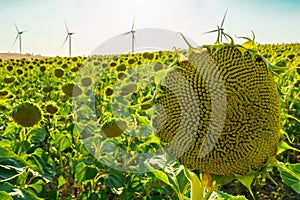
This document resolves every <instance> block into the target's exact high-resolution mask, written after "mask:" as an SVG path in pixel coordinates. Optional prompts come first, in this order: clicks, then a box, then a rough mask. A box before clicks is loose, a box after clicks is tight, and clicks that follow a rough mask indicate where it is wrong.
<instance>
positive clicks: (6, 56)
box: [0, 53, 46, 60]
mask: <svg viewBox="0 0 300 200" xmlns="http://www.w3.org/2000/svg"><path fill="white" fill-rule="evenodd" d="M22 58H26V59H35V58H37V59H39V58H46V57H45V56H40V55H28V54H19V53H0V59H2V60H8V59H15V60H17V59H22Z"/></svg>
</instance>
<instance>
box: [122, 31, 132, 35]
mask: <svg viewBox="0 0 300 200" xmlns="http://www.w3.org/2000/svg"><path fill="white" fill-rule="evenodd" d="M130 33H131V31H128V32H126V33H122V34H121V35H128V34H130ZM121 35H120V36H121Z"/></svg>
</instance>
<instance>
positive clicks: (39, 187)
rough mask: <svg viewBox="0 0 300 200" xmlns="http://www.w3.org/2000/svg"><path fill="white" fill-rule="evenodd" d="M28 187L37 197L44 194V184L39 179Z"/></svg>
mask: <svg viewBox="0 0 300 200" xmlns="http://www.w3.org/2000/svg"><path fill="white" fill-rule="evenodd" d="M28 187H29V188H31V189H32V190H33V191H34V192H35V193H36V194H37V195H39V196H42V195H44V194H45V183H44V181H42V180H41V179H39V180H37V181H36V182H35V183H33V184H31V185H29V186H28Z"/></svg>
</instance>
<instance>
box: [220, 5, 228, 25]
mask: <svg viewBox="0 0 300 200" xmlns="http://www.w3.org/2000/svg"><path fill="white" fill-rule="evenodd" d="M227 11H228V8H227V9H226V11H225V14H224V17H223V19H222V23H221V29H223V25H224V21H225V18H226V15H227Z"/></svg>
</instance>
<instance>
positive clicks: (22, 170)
mask: <svg viewBox="0 0 300 200" xmlns="http://www.w3.org/2000/svg"><path fill="white" fill-rule="evenodd" d="M299 49H300V44H282V45H279V44H278V45H258V51H259V52H260V54H262V55H263V56H264V57H265V58H266V59H267V60H268V61H270V62H271V63H272V65H271V67H272V73H273V75H274V79H275V81H276V83H277V85H278V89H279V93H280V101H281V127H282V129H281V133H282V138H284V139H283V140H284V141H285V143H284V145H282V146H281V150H282V152H281V153H280V154H279V155H277V159H278V160H279V161H281V162H282V163H284V164H285V165H286V166H287V167H288V169H290V170H292V171H293V173H294V175H295V176H292V177H290V176H288V175H285V174H284V173H283V172H281V173H279V171H278V170H276V169H274V170H273V171H272V170H271V171H272V172H273V173H271V175H272V176H273V178H274V179H275V180H279V181H282V178H280V179H279V178H278V177H279V176H280V175H281V177H283V181H284V182H285V185H283V184H282V182H281V183H280V184H279V186H278V187H277V186H276V185H275V184H274V183H272V184H273V185H274V188H279V189H278V190H277V191H276V190H275V191H274V190H273V189H274V188H271V189H270V190H271V191H266V190H265V191H264V190H263V188H264V187H265V186H266V185H267V183H268V182H267V181H266V180H265V177H264V175H257V176H256V178H257V179H256V180H257V181H255V182H254V183H253V184H252V185H253V188H255V190H253V193H254V196H256V198H265V199H266V198H269V199H276V198H278V199H283V198H286V199H292V198H299V193H300V189H299V188H300V186H299V180H300V167H299V164H297V163H299V162H300V156H299V152H297V150H296V149H291V148H292V147H290V146H293V147H298V148H299V147H300V136H299V134H300V133H299V130H300V124H299V119H300V112H299V110H300V98H299V93H300V90H299V85H300V55H299V54H300V51H299ZM176 58H177V52H161V51H160V52H154V53H150V52H145V53H137V54H127V55H112V56H91V57H72V58H61V57H54V58H43V59H32V60H26V59H20V60H13V59H10V60H0V116H1V117H0V197H1V199H187V198H189V197H190V196H191V190H190V187H189V179H188V178H187V177H186V175H185V173H184V169H183V168H182V165H180V163H178V162H177V161H172V162H171V164H168V165H166V166H163V164H162V163H161V162H162V161H161V160H159V159H158V160H156V161H155V160H154V161H153V160H151V157H153V156H155V155H156V152H157V151H158V150H159V149H160V148H162V146H163V142H162V141H161V140H160V138H159V137H158V136H157V135H156V133H155V132H154V131H153V129H152V128H151V126H152V123H151V122H152V120H153V119H152V112H153V106H154V105H153V96H154V95H155V91H156V88H157V84H158V81H157V77H160V76H161V72H164V70H166V69H167V68H168V66H170V65H172V63H173V62H174V60H175V59H176ZM128 108H130V109H128ZM137 127H138V128H137ZM99 130H101V131H99ZM125 130H130V131H125ZM287 144H290V146H288V145H287ZM287 149H288V150H287ZM284 150H286V151H284ZM124 151H126V152H129V153H128V154H126V153H124ZM144 154H147V156H146V157H147V159H148V162H143V163H142V160H141V157H140V156H141V155H144ZM143 158H145V157H143ZM145 159H146V158H145ZM147 159H146V160H147ZM147 163H148V164H147ZM158 165H160V167H162V168H164V170H159V167H158ZM276 177H277V178H276ZM286 177H289V178H290V179H289V180H288V178H286ZM226 185H227V186H228V185H229V186H231V187H233V189H232V188H230V187H227V188H226V186H225V187H224V188H223V189H222V187H221V188H220V190H218V191H217V192H216V193H215V195H219V197H223V198H225V199H227V198H231V199H235V198H236V197H234V195H237V194H240V195H245V196H246V197H247V198H252V197H251V194H250V193H249V192H248V190H247V188H246V187H244V186H242V185H239V186H238V183H237V182H235V181H234V180H233V181H231V182H229V183H227V184H226ZM228 188H230V189H228ZM226 193H230V194H232V195H229V194H226ZM239 198H241V199H242V198H244V197H242V196H240V197H239ZM236 199H237V198H236Z"/></svg>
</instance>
